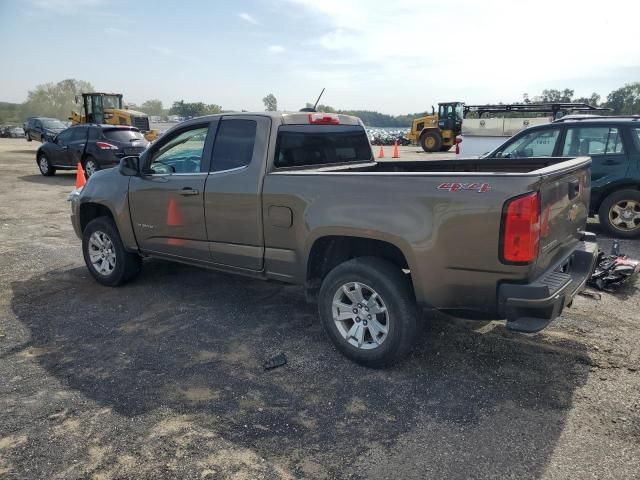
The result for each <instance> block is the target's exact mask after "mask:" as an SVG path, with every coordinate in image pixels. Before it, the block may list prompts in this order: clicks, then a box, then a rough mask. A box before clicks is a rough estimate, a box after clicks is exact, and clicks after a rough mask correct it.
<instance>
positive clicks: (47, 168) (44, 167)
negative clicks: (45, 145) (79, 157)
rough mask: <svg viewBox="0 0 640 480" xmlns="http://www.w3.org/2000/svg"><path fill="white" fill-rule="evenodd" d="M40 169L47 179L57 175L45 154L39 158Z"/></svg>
mask: <svg viewBox="0 0 640 480" xmlns="http://www.w3.org/2000/svg"><path fill="white" fill-rule="evenodd" d="M38 169H39V170H40V173H41V174H42V175H44V176H45V177H51V176H53V175H55V174H56V169H55V168H54V167H53V166H52V165H51V162H50V161H49V158H48V157H47V156H46V155H45V154H44V153H41V154H40V156H39V157H38Z"/></svg>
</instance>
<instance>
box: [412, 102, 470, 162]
mask: <svg viewBox="0 0 640 480" xmlns="http://www.w3.org/2000/svg"><path fill="white" fill-rule="evenodd" d="M463 117H464V103H462V102H447V103H439V104H438V114H437V115H436V114H435V110H434V112H433V114H432V115H428V116H426V117H420V118H416V119H415V120H414V121H413V123H412V124H411V131H410V132H409V134H408V135H407V138H408V139H409V140H410V141H411V143H414V144H419V145H420V146H422V149H423V150H424V151H425V152H444V151H447V150H449V149H450V148H451V147H453V146H454V145H455V144H456V136H458V135H460V133H461V132H462V119H463Z"/></svg>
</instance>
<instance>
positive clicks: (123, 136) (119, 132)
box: [104, 128, 144, 142]
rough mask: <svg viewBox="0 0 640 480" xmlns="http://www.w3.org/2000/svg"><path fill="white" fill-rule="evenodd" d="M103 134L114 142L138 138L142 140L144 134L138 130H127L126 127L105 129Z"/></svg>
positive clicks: (132, 140) (136, 139) (133, 140)
mask: <svg viewBox="0 0 640 480" xmlns="http://www.w3.org/2000/svg"><path fill="white" fill-rule="evenodd" d="M104 136H105V137H106V138H107V139H109V140H113V141H114V142H135V141H138V140H140V141H142V140H144V136H143V135H142V134H141V133H140V132H139V131H138V130H129V129H127V128H116V129H113V130H105V131H104Z"/></svg>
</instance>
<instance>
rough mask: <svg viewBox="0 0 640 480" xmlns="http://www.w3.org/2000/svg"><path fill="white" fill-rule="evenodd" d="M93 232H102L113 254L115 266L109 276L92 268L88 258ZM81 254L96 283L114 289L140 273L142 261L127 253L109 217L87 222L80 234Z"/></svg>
mask: <svg viewBox="0 0 640 480" xmlns="http://www.w3.org/2000/svg"><path fill="white" fill-rule="evenodd" d="M95 232H102V233H103V234H106V236H107V237H108V238H109V240H110V241H111V244H112V246H113V252H114V253H115V265H114V267H113V270H112V271H111V272H110V273H109V274H103V273H100V272H99V271H98V270H97V269H96V267H94V265H93V263H92V262H91V258H90V256H89V250H90V248H92V247H90V245H89V243H90V241H89V240H90V238H91V236H92V235H93V234H94V233H95ZM82 254H83V256H84V262H85V264H86V265H87V269H88V270H89V273H91V275H92V276H93V278H95V279H96V281H97V282H98V283H101V284H102V285H107V286H109V287H116V286H118V285H122V284H124V283H126V282H127V281H129V280H131V279H132V278H133V277H135V276H136V275H137V274H138V273H139V272H140V267H141V265H142V259H141V258H140V255H138V254H136V253H130V252H127V251H126V250H125V248H124V245H123V244H122V240H121V239H120V234H119V233H118V229H117V227H116V225H115V223H114V222H113V220H112V219H111V218H109V217H98V218H95V219H93V220H91V221H90V222H89V224H88V225H87V226H86V227H85V229H84V231H83V232H82Z"/></svg>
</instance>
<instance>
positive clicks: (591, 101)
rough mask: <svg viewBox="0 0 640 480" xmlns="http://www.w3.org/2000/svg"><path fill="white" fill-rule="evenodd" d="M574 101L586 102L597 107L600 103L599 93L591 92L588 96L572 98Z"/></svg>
mask: <svg viewBox="0 0 640 480" xmlns="http://www.w3.org/2000/svg"><path fill="white" fill-rule="evenodd" d="M573 101H574V102H576V103H586V104H588V105H591V106H593V107H597V106H598V105H599V104H600V95H598V94H597V93H596V92H593V93H592V94H591V96H589V97H578V98H574V99H573Z"/></svg>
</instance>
